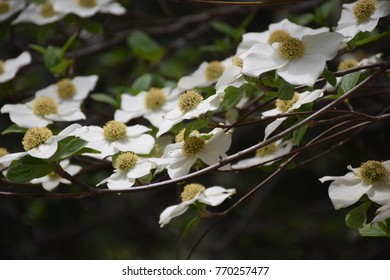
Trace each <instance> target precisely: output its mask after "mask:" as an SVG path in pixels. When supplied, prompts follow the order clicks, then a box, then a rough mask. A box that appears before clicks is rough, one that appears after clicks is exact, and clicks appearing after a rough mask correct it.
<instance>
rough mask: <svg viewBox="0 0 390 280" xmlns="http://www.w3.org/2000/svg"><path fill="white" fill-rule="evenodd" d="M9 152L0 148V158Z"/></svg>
mask: <svg viewBox="0 0 390 280" xmlns="http://www.w3.org/2000/svg"><path fill="white" fill-rule="evenodd" d="M8 154H9V152H8V150H7V149H6V148H3V147H0V157H3V156H5V155H8Z"/></svg>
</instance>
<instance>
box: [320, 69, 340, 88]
mask: <svg viewBox="0 0 390 280" xmlns="http://www.w3.org/2000/svg"><path fill="white" fill-rule="evenodd" d="M322 75H323V76H324V78H325V80H326V81H327V82H328V83H329V84H330V85H331V86H332V87H335V86H336V84H337V78H336V76H335V74H333V73H332V72H330V71H329V70H328V69H326V68H325V69H324V72H323V73H322Z"/></svg>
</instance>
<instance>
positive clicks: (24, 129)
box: [1, 124, 27, 135]
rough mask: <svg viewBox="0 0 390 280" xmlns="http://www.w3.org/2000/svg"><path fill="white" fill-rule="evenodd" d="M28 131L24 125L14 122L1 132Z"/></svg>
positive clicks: (3, 133)
mask: <svg viewBox="0 0 390 280" xmlns="http://www.w3.org/2000/svg"><path fill="white" fill-rule="evenodd" d="M26 131H27V129H26V128H24V127H20V126H18V125H16V124H12V125H11V126H9V127H8V128H6V129H4V130H3V131H2V132H1V134H2V135H5V134H9V133H25V132H26Z"/></svg>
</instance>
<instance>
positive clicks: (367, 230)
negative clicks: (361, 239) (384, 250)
mask: <svg viewBox="0 0 390 280" xmlns="http://www.w3.org/2000/svg"><path fill="white" fill-rule="evenodd" d="M383 226H385V227H386V228H387V229H388V228H389V225H388V223H384V222H381V223H373V224H366V225H365V226H364V227H362V228H361V229H359V233H360V235H361V236H370V237H390V234H389V233H388V231H387V230H384V229H383Z"/></svg>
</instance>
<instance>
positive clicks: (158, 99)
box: [144, 88, 167, 110]
mask: <svg viewBox="0 0 390 280" xmlns="http://www.w3.org/2000/svg"><path fill="white" fill-rule="evenodd" d="M166 101H167V98H166V97H165V93H164V91H163V90H162V89H160V88H151V89H150V90H149V91H148V92H147V93H146V94H145V99H144V104H145V107H146V108H147V109H150V110H158V109H160V108H161V107H162V106H163V105H164V104H165V102H166Z"/></svg>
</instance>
